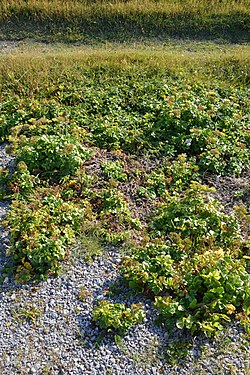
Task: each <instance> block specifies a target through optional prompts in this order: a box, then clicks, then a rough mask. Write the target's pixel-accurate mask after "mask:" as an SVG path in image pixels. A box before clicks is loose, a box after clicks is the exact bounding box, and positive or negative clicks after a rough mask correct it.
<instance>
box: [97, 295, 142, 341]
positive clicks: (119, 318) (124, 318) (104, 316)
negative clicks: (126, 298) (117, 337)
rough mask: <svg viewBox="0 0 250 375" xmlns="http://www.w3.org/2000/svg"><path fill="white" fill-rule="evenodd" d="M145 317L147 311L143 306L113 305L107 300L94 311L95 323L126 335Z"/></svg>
mask: <svg viewBox="0 0 250 375" xmlns="http://www.w3.org/2000/svg"><path fill="white" fill-rule="evenodd" d="M144 317H145V311H144V310H143V309H142V305H141V304H133V305H131V307H126V306H125V305H124V304H122V303H112V302H109V301H107V300H104V301H100V302H99V304H98V306H96V307H95V308H94V310H93V321H94V322H97V324H98V325H99V327H100V328H104V329H106V330H107V331H108V332H109V331H115V332H118V333H119V334H121V335H125V334H126V333H127V332H128V331H129V329H130V328H131V327H132V326H133V325H134V324H137V323H139V322H142V321H143V319H144Z"/></svg>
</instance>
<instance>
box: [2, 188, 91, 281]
mask: <svg viewBox="0 0 250 375" xmlns="http://www.w3.org/2000/svg"><path fill="white" fill-rule="evenodd" d="M37 198H39V197H37ZM83 217H84V209H80V208H79V207H77V206H76V205H74V204H73V203H66V202H64V201H63V200H62V199H61V198H60V196H53V195H48V196H46V197H44V198H42V199H40V200H39V199H37V200H36V199H34V200H32V201H29V202H20V201H13V202H12V204H11V210H10V212H9V214H8V216H7V218H6V223H5V224H6V226H7V227H8V228H11V234H10V248H9V249H8V254H9V255H12V258H13V260H14V262H15V263H16V265H17V279H18V280H23V281H27V280H29V279H30V278H32V277H34V275H37V276H39V277H42V278H43V277H45V276H46V275H47V274H48V272H50V273H52V274H53V273H54V274H55V273H57V271H58V268H59V267H60V261H62V260H63V259H65V257H66V256H67V253H68V250H67V248H68V245H69V244H70V243H72V241H74V237H75V231H77V230H79V228H80V223H81V221H82V219H83Z"/></svg>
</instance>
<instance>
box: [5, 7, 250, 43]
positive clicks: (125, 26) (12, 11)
mask: <svg viewBox="0 0 250 375" xmlns="http://www.w3.org/2000/svg"><path fill="white" fill-rule="evenodd" d="M0 27H1V30H0V34H2V35H3V36H4V35H6V36H8V37H11V35H12V34H13V32H14V31H15V33H14V36H15V37H16V36H17V35H18V29H19V35H21V34H20V33H22V32H23V33H24V31H26V33H27V32H29V35H31V36H32V32H33V35H36V32H37V33H38V30H39V33H40V35H41V34H43V37H44V34H47V37H49V35H50V37H51V35H54V36H55V35H56V39H60V38H59V37H60V34H61V33H62V32H63V35H61V39H64V40H66V41H74V40H82V39H84V40H85V41H86V39H87V37H90V38H92V39H93V38H96V37H98V38H104V39H105V38H106V39H107V38H111V37H112V38H113V39H114V38H116V39H119V40H121V39H128V38H131V37H138V36H140V37H152V36H153V37H165V36H182V37H183V36H192V37H193V36H197V37H204V36H206V37H210V38H211V37H213V38H214V37H217V38H218V37H221V38H226V39H235V38H236V39H237V38H238V39H239V40H244V41H248V40H249V35H248V32H249V30H250V7H249V2H248V1H247V0H239V1H236V0H235V1H234V0H221V1H219V0H211V1H209V2H208V1H206V0H200V1H198V0H170V1H167V0H159V1H156V0H155V1H152V0H130V1H101V0H99V1H81V0H76V1H62V0H51V1H49V0H38V1H35V0H27V1H24V0H17V1H14V0H11V1H6V0H2V1H1V3H0ZM10 31H12V33H11V32H10ZM39 33H38V34H39ZM24 34H25V33H24ZM14 36H13V37H14Z"/></svg>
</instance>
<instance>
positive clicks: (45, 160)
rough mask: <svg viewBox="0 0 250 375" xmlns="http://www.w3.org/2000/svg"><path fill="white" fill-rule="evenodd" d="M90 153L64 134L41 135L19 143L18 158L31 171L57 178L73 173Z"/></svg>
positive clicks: (75, 140) (74, 139)
mask: <svg viewBox="0 0 250 375" xmlns="http://www.w3.org/2000/svg"><path fill="white" fill-rule="evenodd" d="M90 155H91V151H90V150H89V149H88V148H86V147H83V146H82V145H81V144H80V143H79V142H78V140H77V139H76V138H73V137H72V136H71V137H70V136H65V135H59V136H58V135H42V136H40V137H34V138H31V139H29V140H27V141H25V142H23V143H22V144H21V147H20V149H19V150H18V159H19V160H21V161H25V163H26V165H27V167H28V169H29V171H30V172H31V173H40V174H42V176H44V177H50V178H51V177H53V178H55V177H56V178H58V177H61V176H64V175H68V174H75V172H76V171H77V169H78V168H80V166H81V165H82V164H83V163H84V161H85V160H87V159H88V158H89V157H90Z"/></svg>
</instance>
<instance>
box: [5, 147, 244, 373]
mask: <svg viewBox="0 0 250 375" xmlns="http://www.w3.org/2000/svg"><path fill="white" fill-rule="evenodd" d="M11 162H12V158H11V157H10V156H8V155H6V153H5V152H4V145H2V146H0V166H5V165H6V166H7V165H8V164H10V163H11ZM7 209H8V203H3V202H0V218H1V219H3V217H4V216H5V214H6V211H7ZM0 242H1V244H2V245H4V246H3V247H2V250H1V252H0V277H1V269H2V267H3V265H4V264H5V263H6V262H7V261H8V260H7V259H6V257H5V255H4V251H5V248H6V243H7V242H8V234H7V233H6V231H4V230H1V232H0ZM119 261H120V255H119V252H118V250H117V249H115V248H109V249H104V253H103V255H102V256H101V257H99V258H98V259H96V260H94V261H93V262H92V263H89V262H85V261H84V260H83V259H82V258H81V254H80V252H79V251H78V250H77V249H75V251H74V256H73V257H72V260H71V262H69V263H67V264H65V265H64V266H63V270H62V271H61V273H60V276H59V277H57V278H55V279H48V280H47V281H46V282H41V283H30V284H28V285H18V284H16V283H15V282H14V281H13V280H12V279H11V278H5V280H4V282H3V284H2V285H0V306H1V307H0V374H1V375H16V374H21V375H23V374H37V375H38V374H39V375H41V374H50V375H54V374H56V375H66V374H70V375H75V374H84V375H88V374H89V375H90V374H91V375H95V374H96V375H97V374H98V375H105V374H106V375H109V374H112V375H116V374H117V375H118V374H121V375H122V374H124V375H130V374H131V375H134V374H135V375H137V374H138V375H142V374H148V375H149V374H152V375H158V374H159V375H160V374H166V375H167V374H172V375H174V374H178V375H179V374H180V375H190V374H197V375H198V374H237V375H248V374H250V360H249V357H250V356H249V354H250V352H249V342H248V341H247V339H246V338H245V336H244V333H243V332H241V329H240V328H239V327H238V326H237V324H233V325H232V326H231V327H229V328H228V330H227V332H225V333H223V334H221V335H220V336H218V338H216V340H215V341H210V340H207V339H205V338H193V339H192V341H191V346H190V348H189V350H188V353H187V356H186V358H185V359H182V358H179V359H178V358H177V359H176V358H172V362H171V364H170V363H169V362H168V361H167V360H166V354H167V353H168V354H169V355H170V357H171V348H172V347H173V343H174V342H175V340H176V339H178V333H177V332H173V333H171V334H170V333H169V334H168V333H167V332H166V331H165V329H164V327H162V326H157V325H155V324H154V320H155V318H156V313H155V312H154V310H153V308H152V302H151V300H149V299H147V298H145V297H142V296H133V295H131V291H130V290H128V289H126V288H125V287H123V286H120V293H119V294H118V295H117V296H116V297H114V299H113V300H114V301H115V302H126V303H127V304H128V305H130V304H131V303H137V302H142V303H143V306H144V309H145V310H146V312H147V317H146V319H145V320H144V322H143V323H141V324H140V325H138V326H136V327H135V328H134V329H132V330H131V331H130V332H129V334H128V335H126V336H125V337H124V338H123V339H120V340H119V337H118V338H116V340H115V339H114V336H113V335H111V334H109V335H106V336H105V337H104V338H102V333H103V332H102V331H101V330H100V329H98V328H97V327H96V326H95V325H93V324H92V323H91V314H92V307H93V304H95V303H96V302H97V300H100V299H105V298H107V295H106V291H107V290H108V289H109V288H110V286H111V285H112V283H113V282H114V281H117V280H118V278H119V272H118V269H117V265H118V263H119ZM82 290H84V291H85V298H83V299H80V298H79V293H80V292H81V291H82ZM32 312H39V314H37V315H38V316H37V317H36V318H34V321H32V320H28V319H27V317H28V316H29V315H30V314H31V313H32Z"/></svg>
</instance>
